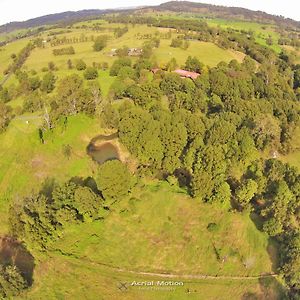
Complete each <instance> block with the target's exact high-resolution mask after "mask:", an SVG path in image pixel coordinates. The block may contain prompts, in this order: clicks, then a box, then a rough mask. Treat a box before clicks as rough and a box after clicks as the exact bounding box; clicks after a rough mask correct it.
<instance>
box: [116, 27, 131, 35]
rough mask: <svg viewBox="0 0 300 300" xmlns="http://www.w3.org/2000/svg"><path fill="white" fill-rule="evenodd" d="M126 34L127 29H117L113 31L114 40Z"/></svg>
mask: <svg viewBox="0 0 300 300" xmlns="http://www.w3.org/2000/svg"><path fill="white" fill-rule="evenodd" d="M126 32H128V27H127V26H125V27H117V28H115V30H114V35H115V37H116V38H120V37H121V36H123V35H124V34H125V33H126Z"/></svg>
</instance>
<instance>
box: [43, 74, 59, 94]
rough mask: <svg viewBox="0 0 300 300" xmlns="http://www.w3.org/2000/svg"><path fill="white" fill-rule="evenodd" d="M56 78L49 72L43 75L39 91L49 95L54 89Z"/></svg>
mask: <svg viewBox="0 0 300 300" xmlns="http://www.w3.org/2000/svg"><path fill="white" fill-rule="evenodd" d="M55 82H56V78H55V75H54V74H53V73H51V72H49V73H47V74H45V75H44V77H43V80H42V82H41V86H40V89H41V91H43V92H45V93H51V92H52V91H53V90H54V88H55Z"/></svg>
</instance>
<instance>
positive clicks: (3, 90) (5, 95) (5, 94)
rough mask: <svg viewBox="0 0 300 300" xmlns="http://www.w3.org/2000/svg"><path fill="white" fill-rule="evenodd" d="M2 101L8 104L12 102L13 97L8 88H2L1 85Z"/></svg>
mask: <svg viewBox="0 0 300 300" xmlns="http://www.w3.org/2000/svg"><path fill="white" fill-rule="evenodd" d="M0 100H2V101H3V102H4V103H7V102H9V101H10V100H11V96H10V94H9V91H8V89H7V88H6V87H4V88H2V86H1V85H0Z"/></svg>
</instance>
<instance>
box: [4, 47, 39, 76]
mask: <svg viewBox="0 0 300 300" xmlns="http://www.w3.org/2000/svg"><path fill="white" fill-rule="evenodd" d="M33 49H34V45H33V44H32V43H29V44H28V45H27V46H26V47H24V48H23V49H22V50H21V51H20V53H19V54H18V55H15V56H14V57H13V63H12V64H11V65H9V66H8V68H7V69H6V70H5V71H4V72H3V73H4V75H7V74H9V73H14V72H16V71H17V70H18V69H20V68H21V67H22V66H23V64H24V63H25V61H26V59H27V58H28V57H29V55H30V53H31V51H32V50H33Z"/></svg>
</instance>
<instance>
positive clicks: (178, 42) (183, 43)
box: [170, 37, 190, 50]
mask: <svg viewBox="0 0 300 300" xmlns="http://www.w3.org/2000/svg"><path fill="white" fill-rule="evenodd" d="M189 45H190V44H189V42H188V41H187V40H185V39H182V38H180V37H177V38H175V39H172V41H171V45H170V46H171V47H173V48H181V49H183V50H187V49H188V47H189Z"/></svg>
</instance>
